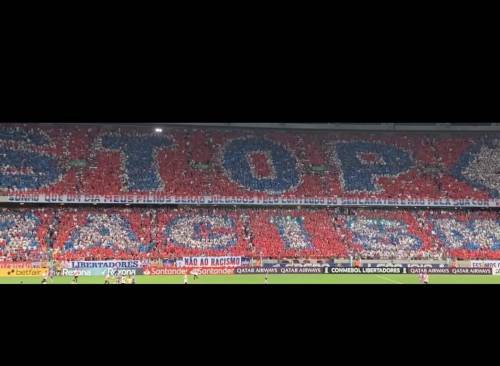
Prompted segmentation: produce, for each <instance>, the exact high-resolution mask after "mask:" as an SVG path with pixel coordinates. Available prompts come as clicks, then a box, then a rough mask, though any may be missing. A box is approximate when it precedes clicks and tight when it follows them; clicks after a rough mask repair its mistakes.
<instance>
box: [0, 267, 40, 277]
mask: <svg viewBox="0 0 500 366" xmlns="http://www.w3.org/2000/svg"><path fill="white" fill-rule="evenodd" d="M48 272H49V269H48V268H0V277H40V276H45V275H47V274H48Z"/></svg>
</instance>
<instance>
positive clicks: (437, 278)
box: [0, 274, 500, 285]
mask: <svg viewBox="0 0 500 366" xmlns="http://www.w3.org/2000/svg"><path fill="white" fill-rule="evenodd" d="M264 278H265V276H264V275H260V274H259V275H234V276H200V278H199V279H198V280H196V281H195V280H194V279H193V277H192V276H190V277H189V285H212V284H219V285H264ZM41 281H42V278H37V277H25V278H23V277H15V278H14V277H9V278H8V277H3V278H0V284H21V283H22V284H40V283H41ZM71 281H72V277H57V278H54V280H53V284H61V285H69V284H71ZM136 281H137V284H144V285H161V284H171V285H182V284H183V281H184V276H151V277H149V276H137V277H136ZM268 283H269V285H299V284H311V285H312V284H338V285H344V284H345V285H347V284H376V285H398V284H415V285H416V284H420V281H419V279H418V277H417V275H375V274H373V275H321V274H319V275H296V274H286V275H269V280H268ZM50 284H51V283H50V282H49V285H50ZM78 284H79V285H85V284H104V277H80V278H79V279H78ZM430 284H431V285H432V284H500V276H448V275H434V276H432V275H431V276H430Z"/></svg>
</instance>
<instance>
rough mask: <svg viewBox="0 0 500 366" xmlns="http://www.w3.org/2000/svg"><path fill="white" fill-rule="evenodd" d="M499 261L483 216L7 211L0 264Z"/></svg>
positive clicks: (492, 222) (499, 240) (496, 238)
mask: <svg viewBox="0 0 500 366" xmlns="http://www.w3.org/2000/svg"><path fill="white" fill-rule="evenodd" d="M230 255H233V256H243V257H252V258H276V259H280V258H349V257H355V258H356V257H358V258H363V259H444V258H459V259H473V258H476V259H500V213H499V212H498V211H488V210H472V209H471V210H410V209H348V208H333V209H304V208H302V209H278V208H275V209H269V208H258V209H247V208H237V207H231V208H229V207H227V208H175V209H165V208H162V209H148V208H105V209H99V208H78V209H77V208H57V209H56V208H47V207H46V208H42V209H34V208H22V209H14V208H4V209H1V210H0V260H13V261H20V260H40V258H46V257H48V256H51V257H52V258H55V259H64V260H73V259H78V260H83V259H86V260H90V259H93V260H97V259H151V260H155V259H168V258H170V259H175V258H182V257H184V256H230Z"/></svg>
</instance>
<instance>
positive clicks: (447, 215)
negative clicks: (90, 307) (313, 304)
mask: <svg viewBox="0 0 500 366" xmlns="http://www.w3.org/2000/svg"><path fill="white" fill-rule="evenodd" d="M499 141H500V139H499V136H498V134H497V133H489V134H488V135H484V134H477V133H476V134H453V135H451V134H422V133H413V134H412V133H406V134H405V133H402V132H397V133H396V132H394V133H371V132H332V131H299V130H295V131H284V130H266V131H262V130H241V129H240V130H235V129H223V128H216V129H203V128H182V127H175V128H165V129H164V130H163V132H162V133H153V132H150V131H149V130H144V129H140V128H135V127H131V128H126V127H120V128H114V129H109V128H102V127H82V126H80V127H78V126H76V127H64V128H55V127H43V128H35V127H33V126H31V125H17V126H12V125H11V126H9V125H5V126H0V162H1V163H0V198H1V197H7V196H9V195H15V194H20V193H22V194H34V195H36V194H47V195H59V194H85V195H119V194H122V193H140V194H143V193H150V194H163V195H169V196H182V197H203V196H219V197H237V198H241V199H250V198H253V197H258V198H267V199H271V200H272V199H273V198H274V197H284V198H290V197H292V198H293V197H297V198H304V197H306V198H315V197H344V198H347V199H349V198H371V197H376V198H381V199H396V198H397V199H408V200H419V199H456V200H466V199H472V200H479V201H481V200H490V199H497V198H499V190H500V178H499V174H500V145H499ZM123 203H125V202H123ZM243 204H244V202H242V205H243ZM242 205H241V206H214V207H211V208H208V207H200V206H199V205H198V206H192V207H185V206H179V207H175V206H171V207H165V206H161V207H144V206H140V207H129V206H124V205H117V206H114V207H112V208H110V207H108V206H106V207H99V206H93V207H92V206H74V207H69V206H64V207H60V206H44V207H37V206H30V207H27V205H26V206H25V207H24V208H20V207H18V206H9V207H3V208H0V261H41V260H46V259H48V258H52V259H57V260H107V259H141V260H148V259H151V260H164V259H175V258H180V257H183V256H203V255H206V256H242V257H251V258H256V257H264V258H321V259H329V258H348V257H359V258H363V259H389V260H396V259H433V260H434V259H436V260H437V259H443V258H457V259H500V213H499V212H498V210H480V209H467V208H463V207H462V208H446V209H441V208H432V209H431V208H428V209H424V208H418V209H417V208H401V207H399V208H398V207H394V208H388V207H385V208H384V207H377V208H366V207H365V208H348V207H328V208H326V207H323V208H307V207H305V206H303V207H289V208H283V207H278V206H275V207H273V206H272V204H269V205H265V206H263V207H260V208H249V207H243V206H242Z"/></svg>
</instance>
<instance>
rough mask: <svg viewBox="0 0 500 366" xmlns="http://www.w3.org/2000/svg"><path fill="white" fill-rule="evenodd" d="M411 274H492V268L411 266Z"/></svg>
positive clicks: (409, 270)
mask: <svg viewBox="0 0 500 366" xmlns="http://www.w3.org/2000/svg"><path fill="white" fill-rule="evenodd" d="M408 273H410V274H420V273H427V274H446V275H492V274H494V273H493V269H492V268H409V269H408Z"/></svg>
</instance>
